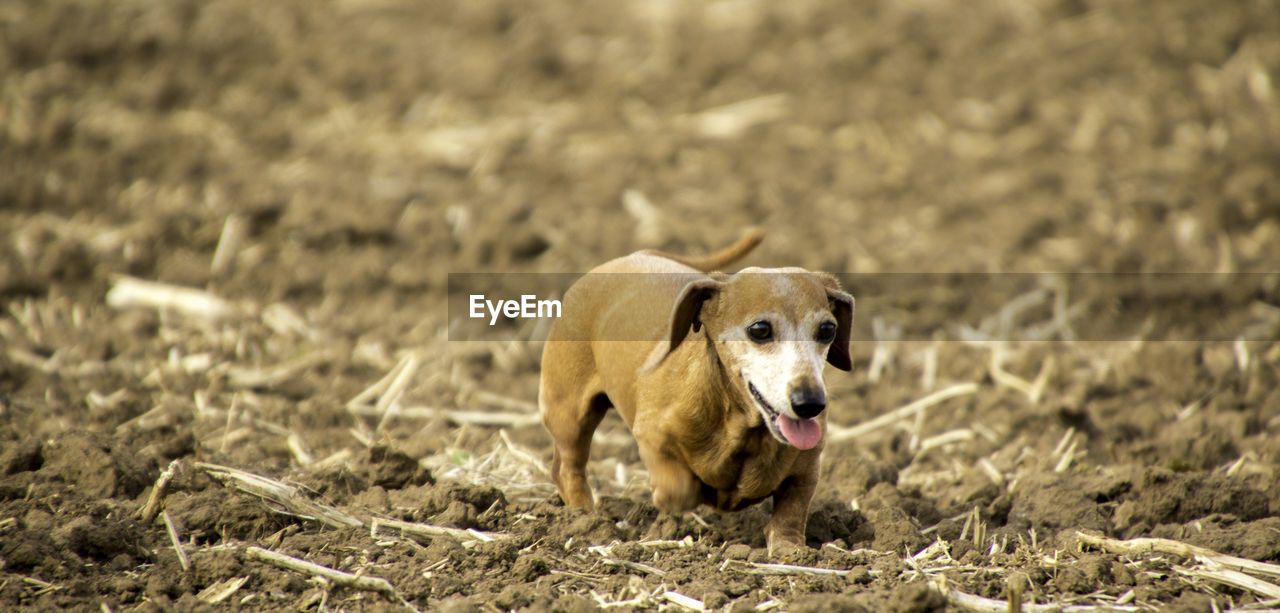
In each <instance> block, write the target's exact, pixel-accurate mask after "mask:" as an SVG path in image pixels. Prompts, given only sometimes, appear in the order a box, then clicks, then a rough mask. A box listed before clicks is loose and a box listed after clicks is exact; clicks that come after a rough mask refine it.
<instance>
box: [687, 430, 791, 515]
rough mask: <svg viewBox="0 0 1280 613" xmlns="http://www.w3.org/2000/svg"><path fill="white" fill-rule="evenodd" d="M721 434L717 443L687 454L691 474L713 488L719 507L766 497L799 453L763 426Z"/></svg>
mask: <svg viewBox="0 0 1280 613" xmlns="http://www.w3.org/2000/svg"><path fill="white" fill-rule="evenodd" d="M721 434H722V436H720V437H718V440H719V441H720V443H719V445H718V446H716V447H713V448H711V449H704V450H703V452H702V453H699V454H694V456H693V457H689V461H690V468H691V469H692V470H693V472H694V474H695V475H697V476H698V479H699V480H701V481H702V482H703V483H704V484H705V485H706V486H708V487H709V488H710V489H712V490H714V491H715V503H714V506H716V507H718V508H720V509H724V510H736V509H740V508H742V507H744V506H748V505H750V504H753V503H755V502H759V501H760V500H763V499H764V498H767V497H769V496H770V495H771V494H773V492H774V490H776V489H778V486H779V485H781V483H782V481H783V480H784V479H786V477H787V476H788V475H789V474H790V473H791V468H792V466H793V465H794V464H795V461H796V458H797V456H798V454H799V452H798V450H796V449H794V448H792V447H788V446H785V445H780V444H778V443H777V442H776V441H774V440H773V438H772V436H770V435H769V433H768V431H767V430H765V429H764V428H741V429H738V430H736V431H728V432H722V433H721ZM708 493H709V492H708ZM708 502H710V501H708Z"/></svg>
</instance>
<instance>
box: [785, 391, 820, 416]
mask: <svg viewBox="0 0 1280 613" xmlns="http://www.w3.org/2000/svg"><path fill="white" fill-rule="evenodd" d="M825 408H827V393H826V392H824V391H823V390H821V389H814V388H811V387H801V388H796V389H794V390H791V410H792V411H795V413H796V416H797V417H800V418H801V419H809V418H812V417H817V416H818V414H819V413H821V412H822V410H823V409H825Z"/></svg>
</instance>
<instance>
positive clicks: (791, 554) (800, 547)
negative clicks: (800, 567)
mask: <svg viewBox="0 0 1280 613" xmlns="http://www.w3.org/2000/svg"><path fill="white" fill-rule="evenodd" d="M814 557H815V556H814V555H813V550H812V549H809V547H808V546H807V545H805V544H804V543H802V542H797V541H795V540H790V539H781V538H771V539H769V559H770V560H773V561H775V562H781V563H783V564H804V563H808V562H809V561H811V560H810V558H814Z"/></svg>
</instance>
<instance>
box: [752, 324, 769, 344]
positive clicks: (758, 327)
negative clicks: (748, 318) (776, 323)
mask: <svg viewBox="0 0 1280 613" xmlns="http://www.w3.org/2000/svg"><path fill="white" fill-rule="evenodd" d="M747 338H750V339H751V340H753V341H755V342H757V343H767V342H769V341H771V340H773V326H771V325H769V322H767V321H757V322H756V323H753V324H751V325H749V326H747Z"/></svg>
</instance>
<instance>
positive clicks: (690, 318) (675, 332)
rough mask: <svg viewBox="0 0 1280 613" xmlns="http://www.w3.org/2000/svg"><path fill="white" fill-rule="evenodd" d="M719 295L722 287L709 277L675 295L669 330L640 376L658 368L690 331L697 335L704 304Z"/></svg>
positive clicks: (664, 334)
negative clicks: (699, 317) (699, 316)
mask: <svg viewBox="0 0 1280 613" xmlns="http://www.w3.org/2000/svg"><path fill="white" fill-rule="evenodd" d="M719 291H720V283H719V282H718V281H716V280H715V279H712V278H710V277H705V278H702V279H695V280H692V281H690V282H689V283H688V284H686V285H685V286H684V288H682V289H681V290H680V292H679V293H678V294H677V295H676V300H675V303H674V304H673V305H672V307H671V317H670V318H669V319H668V322H669V324H668V325H669V326H670V327H668V328H667V329H666V330H665V331H664V332H663V334H662V335H661V336H660V337H659V338H660V339H661V340H660V341H659V342H658V344H657V345H656V346H655V347H654V348H653V352H652V353H650V354H649V359H648V360H646V361H645V363H644V366H641V367H640V372H641V373H646V372H649V371H651V370H653V369H654V368H657V366H658V365H659V364H661V363H662V361H663V360H664V359H666V357H667V356H668V355H670V354H671V352H672V351H675V350H676V347H678V346H680V343H681V342H683V341H684V338H685V337H686V336H688V335H689V331H690V330H693V331H694V332H697V331H698V330H699V329H700V328H701V327H702V322H701V321H700V320H699V319H698V315H699V313H701V311H702V303H703V302H706V301H707V300H708V299H709V298H711V297H712V296H715V295H716V293H717V292H719Z"/></svg>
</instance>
